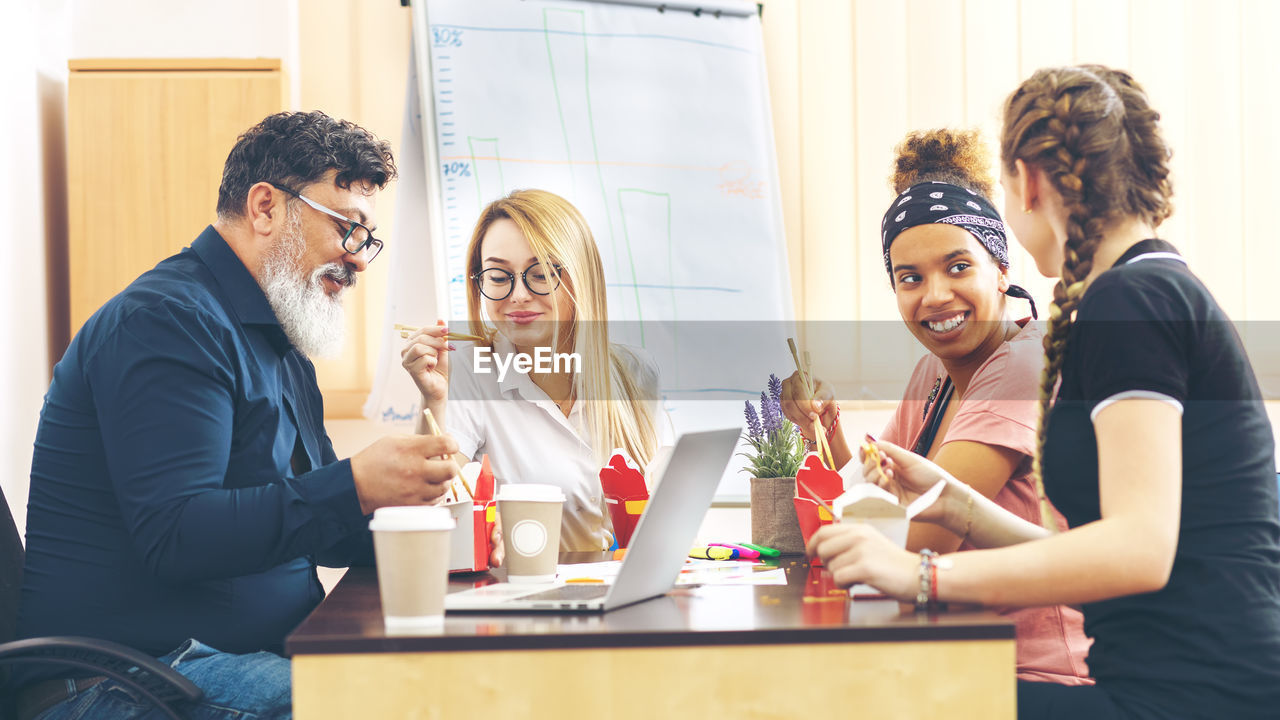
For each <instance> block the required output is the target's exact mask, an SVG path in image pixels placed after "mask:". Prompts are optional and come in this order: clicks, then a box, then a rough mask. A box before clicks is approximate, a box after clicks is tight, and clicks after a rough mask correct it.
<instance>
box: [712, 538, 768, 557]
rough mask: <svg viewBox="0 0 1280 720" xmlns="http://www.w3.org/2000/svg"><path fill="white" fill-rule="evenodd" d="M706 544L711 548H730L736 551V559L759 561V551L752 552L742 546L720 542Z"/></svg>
mask: <svg viewBox="0 0 1280 720" xmlns="http://www.w3.org/2000/svg"><path fill="white" fill-rule="evenodd" d="M707 544H708V545H710V546H712V547H727V548H732V549H734V550H737V551H738V557H739V558H741V559H743V560H759V559H760V551H759V550H752V549H751V548H749V547H743V546H742V545H737V544H734V543H722V542H713V543H707Z"/></svg>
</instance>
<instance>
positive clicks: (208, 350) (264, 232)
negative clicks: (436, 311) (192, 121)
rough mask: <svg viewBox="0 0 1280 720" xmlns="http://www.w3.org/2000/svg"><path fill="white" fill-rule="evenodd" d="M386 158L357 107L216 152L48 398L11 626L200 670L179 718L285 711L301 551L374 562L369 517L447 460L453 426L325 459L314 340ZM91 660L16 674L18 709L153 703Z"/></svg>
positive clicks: (305, 571)
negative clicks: (163, 250)
mask: <svg viewBox="0 0 1280 720" xmlns="http://www.w3.org/2000/svg"><path fill="white" fill-rule="evenodd" d="M395 172H396V171H395V165H394V162H393V160H392V156H391V152H390V148H389V146H388V144H387V143H385V142H383V141H379V140H378V139H377V138H375V137H373V136H372V135H371V134H370V133H368V132H367V131H366V130H364V129H362V128H360V127H358V126H356V125H353V124H351V123H349V122H345V121H340V120H335V119H333V118H330V117H329V116H327V115H325V114H323V113H320V112H311V113H280V114H277V115H272V116H270V117H268V118H266V119H265V120H263V121H262V122H261V123H259V124H258V125H257V126H255V127H253V128H251V129H250V130H248V131H247V132H246V133H245V134H244V135H242V136H241V137H240V139H239V140H238V141H237V143H236V145H235V147H234V148H233V149H232V151H231V154H230V155H229V156H228V157H227V162H226V166H225V168H224V171H223V176H222V185H221V188H220V189H219V192H218V205H217V221H216V222H215V223H214V224H213V225H212V226H210V227H208V228H206V229H205V230H204V232H203V233H201V234H200V236H199V237H197V238H196V240H195V241H194V242H193V243H191V246H190V247H188V248H186V249H184V250H183V251H182V252H181V253H179V254H177V255H174V256H173V257H170V258H168V259H166V260H164V261H162V262H161V263H160V264H158V265H157V266H156V267H155V268H154V269H152V270H150V271H148V272H147V273H145V274H143V275H142V276H141V277H139V278H138V279H137V280H136V281H134V282H133V283H132V284H131V285H130V286H129V287H128V288H126V289H125V290H124V291H123V292H121V293H120V294H119V295H117V296H115V297H114V298H112V299H111V300H110V301H108V302H107V303H106V304H105V305H104V306H103V307H102V308H101V309H100V310H99V311H98V312H97V313H95V314H94V315H93V317H91V318H90V319H89V321H88V322H86V323H85V325H84V327H83V328H82V329H81V330H80V332H79V333H78V334H77V335H76V337H75V339H74V340H73V341H72V343H71V346H70V347H69V348H68V349H67V352H66V354H65V355H64V356H63V358H62V360H61V361H60V362H59V363H58V365H57V367H56V368H55V369H54V374H53V382H52V384H51V385H50V386H49V392H48V394H47V395H46V397H45V403H44V408H43V410H42V411H41V413H40V426H39V431H38V433H37V436H36V442H35V453H34V457H33V460H32V468H31V495H30V499H29V502H28V510H27V554H26V565H25V572H24V579H23V589H22V601H21V608H20V612H19V619H18V636H19V637H36V636H46V635H84V636H90V637H97V638H105V639H108V640H113V641H116V642H119V643H123V644H125V645H129V646H132V647H134V648H137V649H139V650H141V651H143V652H145V653H147V654H149V655H152V656H156V657H159V658H160V659H161V660H162V661H163V662H165V663H167V664H170V665H173V666H174V667H175V668H176V669H177V670H178V671H179V672H181V673H183V674H184V675H186V676H187V677H188V678H190V679H191V680H192V681H193V682H195V684H196V685H198V686H200V687H201V688H202V689H203V690H204V692H205V697H204V700H203V701H202V703H203V704H202V706H201V707H200V708H199V709H198V710H197V709H196V708H190V709H189V711H190V712H191V714H192V716H197V715H198V716H199V717H223V716H226V717H241V716H244V715H248V716H250V717H260V718H275V717H287V716H288V715H289V713H290V675H289V663H288V660H286V659H284V658H282V657H281V656H280V655H279V652H280V651H281V649H282V647H283V644H284V637H285V635H286V634H287V633H288V632H289V631H290V630H292V629H293V627H294V626H296V625H297V624H298V623H299V622H300V621H301V620H302V619H303V618H304V617H305V616H306V615H307V613H309V612H310V611H311V610H312V609H313V608H314V607H315V606H316V605H317V604H318V603H319V602H320V600H321V599H322V597H323V594H324V593H323V590H322V588H321V586H320V583H319V581H318V580H317V578H316V572H315V568H316V564H317V563H320V564H325V565H333V566H346V565H349V564H358V563H363V564H367V563H370V562H372V543H371V540H370V536H369V531H368V515H369V514H370V513H372V512H373V511H374V509H376V508H378V507H382V506H386V505H408V504H421V503H428V502H431V501H433V500H435V499H436V498H438V497H439V496H440V495H441V494H442V493H443V492H444V490H445V489H446V487H447V483H448V482H449V481H450V479H451V478H452V477H453V474H454V471H453V465H452V463H451V462H449V461H448V459H447V458H448V457H449V455H450V454H452V453H453V452H456V451H457V446H456V444H455V443H454V442H453V441H452V440H451V439H449V438H447V437H428V436H416V437H387V438H383V439H381V440H378V441H377V442H375V443H373V444H372V445H370V446H369V447H367V448H365V449H364V450H362V451H361V452H360V453H358V454H356V455H355V456H353V457H351V458H350V459H346V460H339V459H338V458H337V457H336V455H335V454H334V450H333V446H332V444H331V443H330V441H329V437H328V435H327V434H326V433H325V429H324V422H323V421H324V412H323V403H322V398H321V395H320V391H319V388H318V387H317V386H316V380H315V369H314V367H313V366H312V364H311V362H310V360H309V359H308V357H312V356H320V355H325V354H328V353H332V352H334V351H335V350H337V349H338V348H339V347H340V345H341V343H342V332H343V314H342V296H343V294H344V292H345V291H346V289H347V288H349V287H351V286H352V285H354V284H355V282H356V277H357V276H358V275H359V273H361V272H363V271H364V270H365V268H367V267H368V265H369V263H370V262H371V261H373V259H374V258H375V257H377V256H378V254H379V251H380V250H381V249H382V246H383V243H382V241H381V240H379V239H377V238H375V237H374V234H373V232H374V230H375V229H376V227H377V222H376V220H375V219H374V205H375V203H374V201H375V197H376V195H377V192H378V191H379V190H381V189H382V188H383V187H384V186H385V185H386V184H387V183H388V182H389V181H391V180H392V179H393V178H394V177H395ZM86 675H89V676H91V675H92V673H89V672H82V673H79V674H77V673H74V672H68V671H67V670H66V668H61V669H59V668H54V669H52V670H42V669H40V668H27V669H24V671H23V672H18V673H15V678H14V684H15V688H13V689H14V690H15V692H16V697H17V699H18V706H19V712H20V713H21V714H24V715H27V716H35V715H40V714H41V713H44V714H43V715H40V716H41V717H42V718H51V719H52V718H58V717H63V716H64V715H65V716H69V715H70V714H74V716H75V717H85V718H93V717H111V718H120V717H142V716H144V715H145V713H147V712H149V710H148V709H147V708H146V706H145V703H141V702H139V700H138V699H137V698H134V697H132V696H131V695H130V693H129V691H128V689H127V688H124V687H123V686H120V685H118V684H117V683H116V682H115V681H114V680H109V679H105V678H102V677H85V676H86Z"/></svg>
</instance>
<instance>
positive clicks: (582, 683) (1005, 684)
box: [285, 553, 1015, 720]
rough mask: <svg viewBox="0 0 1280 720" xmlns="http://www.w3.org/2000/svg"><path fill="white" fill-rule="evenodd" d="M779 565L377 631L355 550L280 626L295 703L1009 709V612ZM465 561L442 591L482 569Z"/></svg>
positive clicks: (568, 712) (724, 712)
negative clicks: (962, 607)
mask: <svg viewBox="0 0 1280 720" xmlns="http://www.w3.org/2000/svg"><path fill="white" fill-rule="evenodd" d="M599 557H600V556H599V555H598V554H596V553H589V554H584V553H576V554H574V556H565V557H564V558H563V559H562V561H563V562H575V561H576V562H586V561H593V560H597V559H599ZM781 567H782V568H784V570H785V571H786V574H787V580H788V584H787V585H785V586H782V585H773V586H703V587H699V588H694V589H680V590H675V591H673V592H672V593H670V594H668V595H666V596H664V597H660V598H655V599H653V600H648V601H646V602H643V603H639V604H636V605H632V606H629V607H625V608H622V609H619V610H615V611H613V612H609V613H604V614H508V615H501V614H484V615H481V614H471V613H468V614H454V613H450V614H449V615H448V616H447V617H446V618H445V624H444V627H443V628H442V629H441V630H440V631H439V632H438V633H437V634H434V635H428V636H417V637H392V636H388V635H387V634H386V632H385V630H384V629H383V624H382V608H381V603H380V601H379V598H378V583H377V575H376V573H375V571H374V570H373V569H372V568H352V569H351V570H350V571H349V572H348V573H347V574H346V576H344V577H343V579H342V581H341V582H340V583H339V584H338V586H337V587H336V588H334V590H333V592H332V593H331V594H330V595H329V597H328V598H326V599H325V601H324V602H323V603H322V604H321V605H320V606H319V607H318V608H316V610H315V612H313V613H312V614H311V615H310V616H309V617H308V618H307V619H306V620H305V621H304V622H303V623H302V624H301V625H300V626H299V627H298V628H297V629H296V630H295V631H294V632H293V633H292V634H291V635H290V636H289V637H288V639H287V640H286V642H285V648H286V652H287V653H288V654H289V655H291V656H292V658H293V702H294V714H295V717H297V718H299V720H315V719H317V718H343V719H344V720H345V719H347V718H395V719H398V718H462V717H481V716H483V717H490V718H499V719H501V720H514V719H515V718H526V717H536V718H543V717H545V718H571V717H590V718H592V720H608V719H612V718H646V719H648V718H675V717H690V718H796V717H800V718H805V717H810V716H818V715H828V714H840V715H843V716H849V717H859V718H894V719H895V720H898V719H901V720H907V719H908V718H923V717H941V716H945V717H947V718H948V719H949V720H956V719H959V718H981V719H982V720H991V719H997V718H1009V719H1012V718H1014V716H1015V699H1014V698H1015V677H1014V657H1015V656H1014V629H1013V625H1012V624H1011V623H1009V622H1008V621H1006V620H1004V619H1003V618H1001V617H1000V616H998V615H996V614H994V613H991V612H950V613H947V612H944V613H940V614H937V615H929V616H926V615H916V614H914V613H911V612H906V613H903V612H901V610H900V606H899V605H898V604H897V603H896V602H892V601H884V600H872V601H868V600H856V601H853V602H850V601H848V599H847V597H846V596H845V595H844V593H843V592H842V591H840V590H838V589H836V588H834V587H833V586H832V584H831V581H830V577H829V575H828V574H827V572H826V571H825V570H823V569H821V568H810V567H809V565H808V563H807V562H805V561H804V560H803V559H802V558H797V559H790V558H784V559H783V562H782V563H781ZM500 574H501V571H497V572H495V573H494V575H500ZM465 577H466V579H467V580H469V582H459V581H455V582H451V583H450V592H456V591H458V590H462V589H465V588H468V587H472V585H473V584H474V583H476V582H482V583H487V582H493V581H494V580H493V576H491V575H489V574H480V575H473V576H465Z"/></svg>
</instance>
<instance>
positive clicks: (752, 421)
mask: <svg viewBox="0 0 1280 720" xmlns="http://www.w3.org/2000/svg"><path fill="white" fill-rule="evenodd" d="M744 404H745V405H746V406H747V409H746V410H745V412H744V414H745V415H746V416H747V437H748V438H750V439H751V440H763V439H764V432H763V431H762V430H761V428H760V417H759V416H758V415H756V409H755V407H754V406H753V405H752V404H751V401H750V400H748V401H747V402H746V403H744Z"/></svg>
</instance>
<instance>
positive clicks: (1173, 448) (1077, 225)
mask: <svg viewBox="0 0 1280 720" xmlns="http://www.w3.org/2000/svg"><path fill="white" fill-rule="evenodd" d="M1159 119H1160V115H1159V113H1157V112H1156V111H1155V110H1154V109H1153V108H1152V107H1151V105H1150V103H1149V102H1148V100H1147V96H1146V93H1145V92H1143V90H1142V88H1141V87H1140V86H1139V85H1138V84H1137V82H1135V81H1134V79H1133V78H1132V77H1130V76H1129V75H1128V74H1127V73H1125V72H1122V71H1118V70H1111V69H1108V68H1104V67H1100V66H1096V65H1094V66H1083V67H1064V68H1049V69H1045V70H1040V71H1038V72H1036V73H1035V74H1034V75H1032V76H1031V77H1030V78H1028V79H1027V80H1026V81H1024V82H1023V83H1022V85H1021V86H1019V87H1018V89H1017V90H1015V91H1014V93H1013V94H1012V95H1010V97H1009V100H1008V101H1007V103H1006V104H1005V110H1004V132H1003V139H1002V142H1001V156H1002V157H1001V161H1002V162H1001V165H1002V168H1003V171H1004V172H1003V177H1002V182H1003V185H1004V188H1005V202H1006V208H1007V209H1008V210H1009V211H1010V213H1011V215H1010V225H1011V226H1012V228H1013V230H1014V231H1015V232H1016V233H1017V237H1018V241H1019V242H1020V243H1022V245H1023V246H1024V247H1026V248H1027V250H1028V251H1029V252H1030V253H1031V255H1032V256H1033V257H1034V258H1035V261H1036V265H1037V267H1038V268H1039V269H1040V271H1041V272H1042V273H1043V274H1045V275H1047V276H1056V277H1060V278H1061V280H1060V282H1059V283H1058V284H1057V286H1056V287H1055V288H1054V300H1053V309H1052V311H1051V312H1050V313H1049V315H1050V317H1049V323H1048V328H1047V329H1046V331H1045V335H1046V341H1045V368H1044V372H1043V374H1042V376H1041V381H1040V404H1041V408H1042V413H1041V421H1040V424H1039V430H1038V433H1037V435H1038V448H1037V453H1036V459H1037V465H1038V467H1037V470H1039V472H1038V473H1037V476H1038V477H1040V478H1041V479H1042V480H1043V485H1042V489H1043V491H1047V493H1048V498H1049V499H1051V500H1052V501H1053V502H1054V504H1055V505H1056V506H1057V507H1058V508H1059V509H1061V511H1062V513H1063V514H1064V515H1065V516H1066V518H1067V520H1068V522H1069V524H1070V529H1069V530H1067V531H1065V532H1059V533H1054V532H1052V531H1051V530H1048V529H1046V528H1045V527H1042V526H1041V525H1039V524H1036V523H1028V522H1026V520H1025V519H1022V518H1017V517H1015V516H1013V515H1011V514H1010V513H1008V512H1006V511H1004V510H1003V509H1001V508H999V507H996V506H995V505H994V504H993V503H989V502H987V501H986V500H985V498H981V497H977V496H976V494H975V493H974V492H973V490H971V489H970V488H968V487H967V486H965V485H964V484H963V483H962V482H959V481H958V479H957V478H955V477H953V475H952V473H949V472H947V471H946V470H944V469H942V468H940V467H939V466H938V465H937V464H935V463H933V462H930V461H929V460H927V459H925V458H921V457H920V456H918V455H915V454H912V453H910V452H907V451H905V450H903V449H902V448H899V447H897V446H895V445H892V444H890V443H880V445H879V447H880V450H882V451H883V452H884V453H885V454H886V455H887V456H888V461H887V463H886V466H887V467H886V469H885V478H884V479H883V480H878V482H879V484H880V485H881V487H884V488H885V489H886V490H889V491H890V492H894V493H895V494H896V495H897V496H898V497H899V498H900V499H902V500H910V499H911V498H913V497H916V496H918V494H919V493H920V492H921V491H922V490H923V489H925V488H929V487H933V486H934V485H936V483H938V482H940V481H941V482H945V486H944V490H943V492H942V495H941V497H940V500H939V501H938V502H936V503H934V504H933V506H932V507H931V508H930V510H928V511H926V512H927V513H928V518H926V519H929V520H931V521H932V522H937V523H939V524H941V525H943V526H945V527H948V528H951V529H955V528H957V527H968V528H970V530H971V534H970V538H971V539H972V540H973V541H974V544H975V545H978V546H979V547H982V548H984V549H981V550H976V551H974V552H967V553H955V554H952V555H945V556H938V555H936V554H934V553H932V552H925V551H923V550H922V551H921V552H920V553H908V552H904V551H903V550H902V549H901V548H898V547H895V546H893V545H891V544H889V543H887V541H885V539H884V537H883V536H879V537H877V534H876V533H874V532H856V533H854V534H853V535H852V536H844V537H841V538H840V539H839V540H838V542H833V540H834V538H833V537H832V536H830V535H828V534H827V533H824V532H823V531H819V532H818V533H816V534H815V536H814V538H813V540H812V542H811V543H810V547H809V550H810V552H812V553H814V554H815V555H818V556H820V557H821V558H822V559H823V560H824V561H829V567H832V572H833V573H836V575H837V577H838V578H839V580H840V581H841V582H849V583H852V582H866V583H869V584H871V585H873V586H875V587H877V588H879V589H881V590H882V591H884V592H886V593H887V594H889V595H892V596H894V597H897V598H902V599H910V598H915V600H916V603H917V607H921V608H928V607H930V606H932V605H934V604H935V603H938V602H977V603H992V602H999V603H1001V604H1005V605H1016V606H1023V607H1031V606H1038V605H1045V604H1048V603H1071V604H1079V605H1081V607H1082V609H1083V612H1084V617H1085V628H1086V630H1087V631H1088V633H1089V635H1090V636H1091V637H1092V638H1093V640H1094V642H1093V646H1092V647H1091V648H1090V650H1089V669H1090V672H1091V673H1092V675H1093V677H1094V679H1095V680H1096V684H1095V685H1092V686H1089V687H1063V686H1058V685H1053V684H1051V683H1025V682H1019V683H1018V717H1020V718H1023V719H1024V720H1026V719H1027V718H1088V720H1111V719H1112V718H1115V719H1119V718H1143V719H1151V720H1154V719H1155V718H1232V720H1244V719H1248V718H1275V717H1278V716H1280V516H1278V515H1277V512H1276V505H1277V502H1278V499H1277V490H1276V479H1275V475H1274V473H1275V464H1274V463H1275V440H1274V437H1273V435H1272V429H1271V423H1270V421H1269V420H1268V418H1267V413H1266V408H1265V406H1264V404H1263V400H1262V393H1261V391H1260V389H1259V387H1258V382H1257V379H1256V377H1255V376H1254V372H1253V368H1252V367H1251V365H1250V363H1249V359H1248V357H1247V355H1246V354H1245V351H1244V347H1243V345H1242V343H1241V342H1240V337H1239V335H1237V333H1236V330H1235V326H1234V324H1233V323H1232V321H1231V319H1230V318H1229V317H1227V315H1226V313H1225V312H1223V310H1222V308H1221V307H1220V306H1219V305H1218V304H1217V302H1216V301H1215V300H1214V298H1213V296H1212V295H1211V294H1210V293H1209V291H1208V290H1207V289H1206V288H1205V286H1204V284H1203V283H1201V282H1200V280H1199V279H1197V278H1196V276H1195V275H1194V274H1193V273H1192V272H1191V270H1190V268H1189V267H1188V265H1187V262H1186V260H1184V259H1183V258H1182V256H1181V255H1180V254H1179V253H1178V252H1177V249H1176V248H1175V247H1174V246H1173V245H1171V244H1169V243H1168V242H1165V241H1164V240H1161V239H1158V238H1156V237H1155V229H1156V228H1157V227H1158V226H1159V225H1160V223H1161V222H1162V221H1163V220H1164V219H1165V218H1167V217H1168V216H1169V215H1170V213H1171V212H1172V205H1171V203H1170V196H1171V194H1172V189H1171V184H1170V182H1169V176H1170V173H1169V156H1170V151H1169V146H1168V145H1167V144H1165V142H1164V138H1163V136H1162V133H1161V130H1160V126H1159V122H1158V121H1159ZM1215 239H1217V240H1229V238H1215ZM967 506H968V507H972V513H971V514H970V513H968V512H967V511H966V509H965V508H966V507H967ZM921 514H922V515H923V514H925V513H921ZM917 517H919V516H917Z"/></svg>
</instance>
